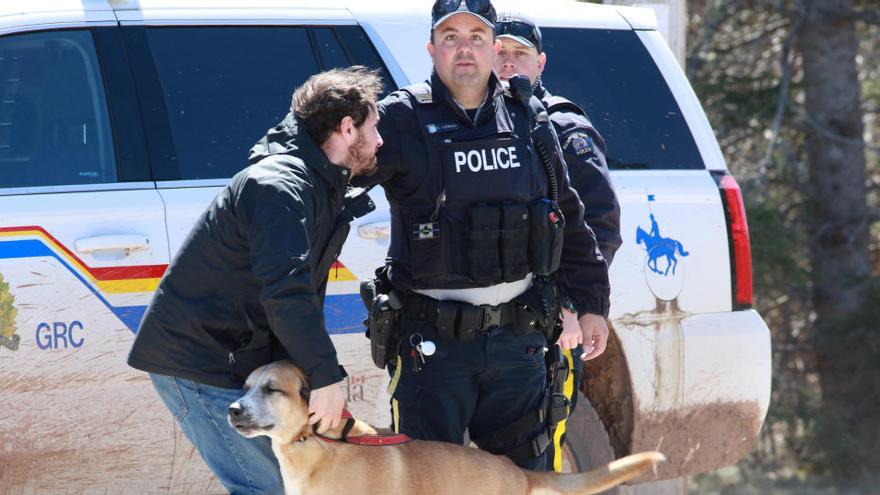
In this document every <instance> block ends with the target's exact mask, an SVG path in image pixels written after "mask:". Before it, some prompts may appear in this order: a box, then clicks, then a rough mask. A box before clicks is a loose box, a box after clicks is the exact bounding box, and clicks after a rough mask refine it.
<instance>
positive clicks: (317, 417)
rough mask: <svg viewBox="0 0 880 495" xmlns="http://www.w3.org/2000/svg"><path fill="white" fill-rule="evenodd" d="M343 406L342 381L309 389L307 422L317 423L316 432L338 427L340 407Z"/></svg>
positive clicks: (340, 419) (340, 414)
mask: <svg viewBox="0 0 880 495" xmlns="http://www.w3.org/2000/svg"><path fill="white" fill-rule="evenodd" d="M344 407H345V394H343V393H342V382H336V383H334V384H332V385H327V386H326V387H321V388H318V389H315V390H312V391H311V394H310V395H309V424H310V425H313V424H315V423H318V422H319V421H320V424H318V433H324V432H326V431H327V430H329V429H330V428H338V427H339V425H340V424H341V423H342V409H343V408H344Z"/></svg>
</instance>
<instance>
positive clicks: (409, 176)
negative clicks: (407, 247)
mask: <svg viewBox="0 0 880 495" xmlns="http://www.w3.org/2000/svg"><path fill="white" fill-rule="evenodd" d="M428 82H429V84H430V85H431V88H432V94H433V101H436V102H443V104H445V105H446V106H447V108H448V109H449V111H450V114H451V115H452V117H450V119H449V120H448V121H447V122H456V123H457V124H458V125H460V126H462V127H469V128H473V127H476V126H478V125H485V124H486V122H487V121H488V120H489V119H493V118H494V117H495V115H496V111H495V108H496V105H508V106H509V111H510V112H511V113H516V114H517V117H516V118H518V119H527V118H528V117H527V114H526V112H525V109H524V108H523V107H522V106H520V105H519V104H518V103H514V102H513V100H512V99H510V98H509V96H505V92H504V91H503V88H502V87H501V83H500V81H499V80H498V79H497V77H495V76H494V75H493V76H492V77H491V79H490V81H489V95H488V96H489V97H488V98H486V101H484V102H483V104H482V105H481V106H480V109H479V111H478V112H477V114H476V115H477V122H476V123H475V122H473V121H472V120H471V118H470V117H468V116H467V114H466V113H465V112H464V110H462V109H461V107H460V106H459V105H458V104H457V103H455V102H454V100H453V98H452V96H451V95H450V94H449V90H448V89H447V88H446V86H445V85H444V84H443V82H442V81H440V78H439V77H438V76H437V75H436V74H432V76H431V79H430V80H429V81H428ZM379 115H380V116H381V120H380V121H379V133H380V134H381V135H382V139H383V141H384V144H383V145H382V148H380V149H379V153H378V155H377V158H378V160H379V170H378V172H377V173H376V174H375V175H372V176H369V177H358V178H357V180H356V182H355V184H356V185H360V186H365V185H369V184H376V183H381V184H382V185H383V187H384V189H385V193H386V195H387V197H388V201H389V202H390V203H391V204H392V206H393V205H395V204H397V205H400V204H404V203H405V201H406V199H407V198H410V197H412V196H413V195H414V194H415V193H416V192H417V191H418V190H419V188H420V187H421V185H422V182H423V181H424V180H425V178H426V177H427V176H428V172H429V171H428V163H429V160H428V158H427V155H428V153H431V152H433V150H429V149H427V145H426V143H425V139H424V137H423V134H422V129H421V125H420V124H419V121H418V119H417V117H416V113H415V111H414V110H413V105H412V101H411V99H410V98H409V96H408V95H407V94H406V93H405V92H403V91H396V92H394V93H391V94H390V95H388V96H387V97H385V99H383V100H382V101H381V102H379ZM559 166H560V167H561V168H562V169H559V170H557V171H556V175H557V177H561V178H562V180H561V181H560V185H559V186H560V190H559V194H560V198H559V203H560V207H561V209H562V212H563V214H564V215H565V220H566V221H565V234H564V242H563V251H562V262H561V266H560V269H559V270H558V272H557V276H558V278H559V280H560V283H561V285H562V287H563V289H564V290H565V291H566V293H567V294H568V295H569V297H571V299H572V301H573V302H574V304H575V307H576V308H577V310H578V312H579V313H581V314H583V313H593V314H598V315H602V316H607V315H608V310H609V292H610V287H609V284H608V267H607V265H606V264H605V260H604V259H602V257H601V254H600V253H599V250H598V246H597V242H596V238H595V236H594V234H593V232H592V231H591V230H590V227H589V226H588V225H587V224H586V222H584V220H583V218H584V210H583V205H582V204H581V201H580V200H579V199H578V196H577V194H576V193H575V192H574V191H573V190H572V188H571V187H570V186H569V182H568V171H567V170H565V169H564V167H565V164H564V163H560V164H559ZM392 211H393V208H392ZM395 234H397V235H401V234H400V233H395V232H392V237H394V236H395ZM403 235H405V234H403ZM391 254H392V258H393V253H391ZM392 266H394V264H393V259H392ZM392 277H394V271H393V270H392ZM404 279H405V277H404ZM399 280H400V279H397V280H395V282H398V281H399ZM403 288H404V289H407V288H408V287H406V286H405V285H404V286H403Z"/></svg>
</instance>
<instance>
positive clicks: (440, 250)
mask: <svg viewBox="0 0 880 495" xmlns="http://www.w3.org/2000/svg"><path fill="white" fill-rule="evenodd" d="M435 209H436V208H435V207H434V206H433V205H431V206H428V205H426V206H421V207H419V206H414V207H408V208H403V209H401V217H403V221H404V222H405V223H404V228H405V229H406V236H407V243H406V245H407V247H408V249H409V251H410V252H409V253H408V256H405V257H404V258H405V259H407V260H408V263H407V268H408V269H409V273H410V276H411V277H412V279H413V280H414V281H416V282H420V281H431V280H435V279H437V278H439V277H446V276H448V273H449V267H448V264H447V254H448V253H447V246H448V242H449V240H448V239H447V238H448V237H449V235H450V232H449V229H448V228H447V227H448V224H447V223H446V222H445V221H444V215H443V213H442V212H440V214H439V215H435ZM432 217H433V218H432Z"/></svg>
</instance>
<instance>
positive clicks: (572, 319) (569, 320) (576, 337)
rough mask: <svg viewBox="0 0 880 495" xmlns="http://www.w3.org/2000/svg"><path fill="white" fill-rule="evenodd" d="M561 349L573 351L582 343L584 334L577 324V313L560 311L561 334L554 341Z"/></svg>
mask: <svg viewBox="0 0 880 495" xmlns="http://www.w3.org/2000/svg"><path fill="white" fill-rule="evenodd" d="M556 343H557V344H559V347H561V348H563V349H574V348H575V347H577V346H578V345H580V344H583V343H584V334H583V332H581V327H580V325H579V324H578V318H577V313H572V312H571V311H566V310H564V309H563V310H562V333H560V334H559V340H557V341H556Z"/></svg>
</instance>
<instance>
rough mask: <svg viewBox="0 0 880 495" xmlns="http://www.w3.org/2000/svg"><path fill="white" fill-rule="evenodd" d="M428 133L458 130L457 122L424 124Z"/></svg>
mask: <svg viewBox="0 0 880 495" xmlns="http://www.w3.org/2000/svg"><path fill="white" fill-rule="evenodd" d="M425 129H427V130H428V134H437V133H438V132H452V131H457V130H458V124H455V123H451V124H428V125H426V126H425Z"/></svg>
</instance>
